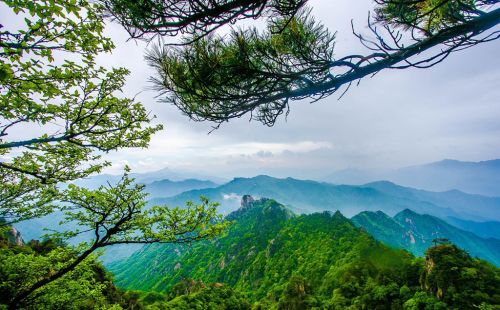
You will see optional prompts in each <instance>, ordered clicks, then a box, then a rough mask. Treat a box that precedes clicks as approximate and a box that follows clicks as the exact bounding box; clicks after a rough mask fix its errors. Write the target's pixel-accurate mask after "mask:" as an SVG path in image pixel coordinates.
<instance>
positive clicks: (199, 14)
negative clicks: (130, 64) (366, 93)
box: [104, 0, 500, 128]
mask: <svg viewBox="0 0 500 310" xmlns="http://www.w3.org/2000/svg"><path fill="white" fill-rule="evenodd" d="M104 2H105V3H108V4H109V3H111V4H112V5H108V9H109V10H110V11H111V14H112V15H114V16H115V17H117V19H118V21H119V22H120V23H121V24H122V25H123V26H125V28H127V29H129V32H130V33H131V35H132V36H133V37H143V35H144V34H155V35H159V36H164V35H168V36H175V35H177V34H179V33H183V32H184V31H185V32H187V35H185V36H182V38H181V39H180V41H179V43H177V44H175V45H178V47H177V48H172V46H171V45H170V44H166V45H165V44H164V42H163V41H161V40H160V44H158V45H156V46H155V48H153V49H151V50H150V53H149V56H148V60H149V63H150V65H151V66H152V67H153V68H154V69H155V70H156V76H155V77H154V78H153V79H152V80H153V82H154V84H155V86H156V88H157V90H158V92H159V94H160V96H162V97H163V99H162V100H163V101H166V102H168V103H173V104H174V105H176V106H177V107H178V108H179V109H180V110H181V111H183V112H184V113H185V114H186V115H187V116H189V117H190V118H191V119H192V120H195V121H211V122H214V123H216V127H215V128H217V127H218V126H219V125H220V124H222V123H223V122H225V121H228V120H230V119H232V118H238V117H242V116H243V115H246V114H250V116H251V118H252V119H256V120H258V121H260V122H262V123H263V124H265V125H268V126H272V125H274V123H275V121H276V119H277V118H278V117H279V116H280V115H282V114H283V113H286V114H288V111H289V104H290V102H291V101H295V100H301V99H309V100H311V101H313V102H314V101H317V100H320V99H322V98H325V97H327V96H329V95H331V94H333V93H335V92H337V91H339V90H340V89H342V88H343V89H344V90H345V91H347V90H348V89H349V87H350V86H351V85H352V83H355V82H356V81H358V80H360V79H362V78H364V77H366V76H372V75H374V74H376V73H378V72H379V71H381V70H384V69H389V68H396V69H404V68H409V67H416V68H428V67H431V66H434V65H436V64H438V63H440V62H441V61H443V60H444V59H445V58H446V57H448V56H449V55H450V54H451V53H452V52H454V51H458V50H462V49H466V48H469V47H472V46H475V45H478V44H480V43H484V42H489V41H493V40H496V39H498V38H499V37H500V33H499V32H498V31H495V29H494V27H495V26H496V25H497V24H498V23H499V22H500V9H498V8H497V7H496V6H494V5H495V4H497V3H498V0H396V1H394V0H375V3H376V4H377V5H376V8H375V14H374V17H371V16H370V17H369V18H368V29H369V31H370V32H371V34H370V35H371V37H368V36H367V35H365V34H360V33H356V32H355V31H354V26H353V32H354V35H355V36H356V37H357V38H358V39H359V40H360V42H361V43H362V45H364V47H365V48H366V51H365V52H364V53H362V54H359V53H356V54H349V53H347V54H346V55H343V56H337V55H334V53H333V51H334V35H332V34H331V33H330V31H329V30H328V29H326V28H325V27H324V26H323V25H322V24H321V23H319V22H316V21H314V19H313V18H312V17H311V16H310V10H309V9H301V10H299V9H298V8H300V7H302V6H303V5H304V3H305V2H306V1H283V3H287V2H290V3H292V5H291V7H292V8H293V10H291V11H290V12H291V14H290V12H288V11H287V12H286V13H284V14H280V13H279V12H278V14H270V15H268V14H266V12H268V9H269V7H273V5H272V4H273V3H274V1H269V2H268V1H263V0H253V1H252V0H248V1H238V0H234V1H228V0H222V1H192V0H186V1H180V2H179V3H178V5H179V7H177V5H168V6H165V5H164V4H165V1H163V0H159V1H146V2H140V4H134V3H135V2H133V1H121V0H120V1H118V0H104ZM158 2H159V5H157V3H158ZM113 4H119V5H113ZM169 4H170V3H169ZM295 4H298V5H297V6H296V5H295ZM182 5H183V6H182ZM181 6H182V7H181ZM212 6H216V7H217V6H219V7H218V8H216V9H215V8H212ZM235 6H236V7H237V8H238V9H240V10H239V11H238V10H236V9H234V8H235ZM193 7H196V13H193V12H192V11H191V10H192V9H193ZM256 7H258V8H259V9H257V10H256V9H255V8H256ZM172 11H174V13H172ZM175 11H178V12H177V13H175ZM278 11H279V10H278ZM249 12H250V13H249ZM248 13H249V14H248ZM172 15H173V17H172ZM228 16H229V17H228ZM248 17H263V18H264V19H265V21H266V22H267V25H268V26H267V28H266V29H265V30H263V32H259V30H257V28H256V27H248V28H247V29H240V28H235V27H231V31H230V34H229V35H225V34H220V33H216V32H215V30H216V29H217V28H218V27H220V26H221V25H224V24H230V23H234V22H235V21H237V20H239V19H243V18H248ZM176 22H177V23H176ZM186 29H187V30H186ZM341 96H342V95H341Z"/></svg>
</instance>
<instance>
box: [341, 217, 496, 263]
mask: <svg viewBox="0 0 500 310" xmlns="http://www.w3.org/2000/svg"><path fill="white" fill-rule="evenodd" d="M351 220H352V221H353V222H354V223H355V224H356V225H357V226H359V227H363V228H364V229H366V231H367V232H368V233H370V234H371V235H372V236H374V237H375V238H376V239H377V240H380V241H382V242H384V243H386V244H389V245H392V246H394V247H397V248H401V249H406V250H408V251H410V252H412V253H413V254H415V255H418V256H422V255H424V253H425V251H426V250H427V249H428V248H429V247H430V246H431V245H432V244H433V240H434V239H437V238H446V239H449V240H450V241H451V242H453V243H454V244H456V245H458V246H459V247H461V248H463V249H465V250H466V251H467V252H469V253H470V254H471V255H472V256H477V257H480V258H482V259H486V260H488V261H490V262H491V263H493V264H495V265H497V266H500V240H498V239H495V238H488V239H485V238H481V237H479V236H477V235H475V234H473V233H471V232H468V231H464V230H461V229H459V228H456V227H454V226H452V225H450V224H448V223H446V222H445V221H443V220H441V219H439V218H436V217H434V216H430V215H425V214H424V215H421V214H417V213H415V212H413V211H411V210H404V211H402V212H400V213H398V214H396V215H395V216H394V217H392V218H391V217H389V216H388V215H387V214H385V213H383V212H381V211H378V212H369V211H364V212H361V213H360V214H358V215H356V216H354V217H353V218H352V219H351Z"/></svg>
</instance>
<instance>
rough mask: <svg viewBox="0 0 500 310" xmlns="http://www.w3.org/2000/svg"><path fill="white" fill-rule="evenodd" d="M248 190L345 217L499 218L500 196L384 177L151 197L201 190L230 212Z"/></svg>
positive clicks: (270, 181) (238, 184)
mask: <svg viewBox="0 0 500 310" xmlns="http://www.w3.org/2000/svg"><path fill="white" fill-rule="evenodd" d="M244 194H250V195H253V196H257V197H270V198H272V199H276V200H277V201H280V202H282V203H283V204H285V205H287V206H289V207H290V208H291V209H293V210H294V211H295V212H297V213H311V212H319V211H325V210H326V211H335V210H339V211H341V212H342V213H343V214H345V215H346V216H348V217H351V216H354V215H356V214H357V213H359V212H362V211H367V210H368V211H378V210H381V211H384V212H385V213H387V214H389V215H391V216H392V215H395V214H396V213H398V212H400V211H402V210H404V209H411V210H414V211H416V212H419V213H426V214H431V215H434V216H438V217H440V218H445V219H446V218H447V217H449V216H454V217H457V218H461V219H468V220H480V221H484V220H499V219H500V212H497V210H500V198H492V197H483V196H479V195H469V194H465V193H462V192H459V191H451V192H442V193H437V192H428V191H420V190H414V189H410V188H404V187H400V186H397V185H395V184H391V183H388V182H383V183H374V184H371V185H365V186H351V185H332V184H329V183H321V182H315V181H307V180H297V179H292V178H286V179H278V178H273V177H269V176H257V177H253V178H236V179H234V180H232V181H231V182H229V183H226V184H224V185H221V186H219V187H216V188H210V189H204V190H193V191H188V192H184V193H182V194H179V195H176V196H174V197H171V198H167V199H153V200H152V202H151V203H160V204H167V205H171V206H175V205H178V206H182V205H184V203H185V201H188V200H193V201H197V200H198V199H199V196H200V195H203V196H205V197H207V198H209V199H211V200H213V201H218V202H220V203H221V211H222V212H223V213H226V214H227V213H229V212H231V211H233V210H235V209H237V208H238V206H239V201H240V199H241V196H242V195H244Z"/></svg>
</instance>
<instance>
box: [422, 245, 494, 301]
mask: <svg viewBox="0 0 500 310" xmlns="http://www.w3.org/2000/svg"><path fill="white" fill-rule="evenodd" d="M499 281H500V273H499V271H498V269H497V268H495V267H493V266H492V265H490V264H488V263H486V262H484V261H479V260H475V259H473V258H471V257H470V256H469V254H467V253H466V252H464V251H463V250H461V249H459V248H458V247H457V246H456V245H454V244H440V245H436V246H434V247H431V248H429V249H428V250H427V252H426V264H425V272H424V273H422V275H421V282H422V285H423V287H424V288H425V290H426V291H428V292H429V293H430V294H432V295H434V296H436V297H437V298H438V299H439V300H442V301H443V302H445V303H446V304H448V305H450V306H453V305H455V306H460V307H462V308H464V309H473V308H475V307H477V306H478V305H480V304H481V303H485V304H495V305H498V304H500V287H499V286H498V283H499Z"/></svg>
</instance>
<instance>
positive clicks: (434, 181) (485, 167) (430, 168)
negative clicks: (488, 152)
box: [324, 159, 500, 197]
mask: <svg viewBox="0 0 500 310" xmlns="http://www.w3.org/2000/svg"><path fill="white" fill-rule="evenodd" d="M324 180H325V181H327V182H333V183H336V184H357V185H360V184H364V183H368V182H374V181H378V180H389V181H391V182H395V183H397V184H401V185H404V186H409V187H414V188H420V189H425V190H430V191H448V190H454V189H455V190H460V191H463V192H466V193H471V194H479V195H485V196H497V197H498V196H500V159H494V160H485V161H480V162H465V161H458V160H451V159H445V160H442V161H438V162H434V163H429V164H425V165H417V166H411V167H405V168H400V169H396V170H389V171H363V170H359V169H345V170H341V171H338V172H335V173H333V174H331V175H329V176H326V177H324Z"/></svg>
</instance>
